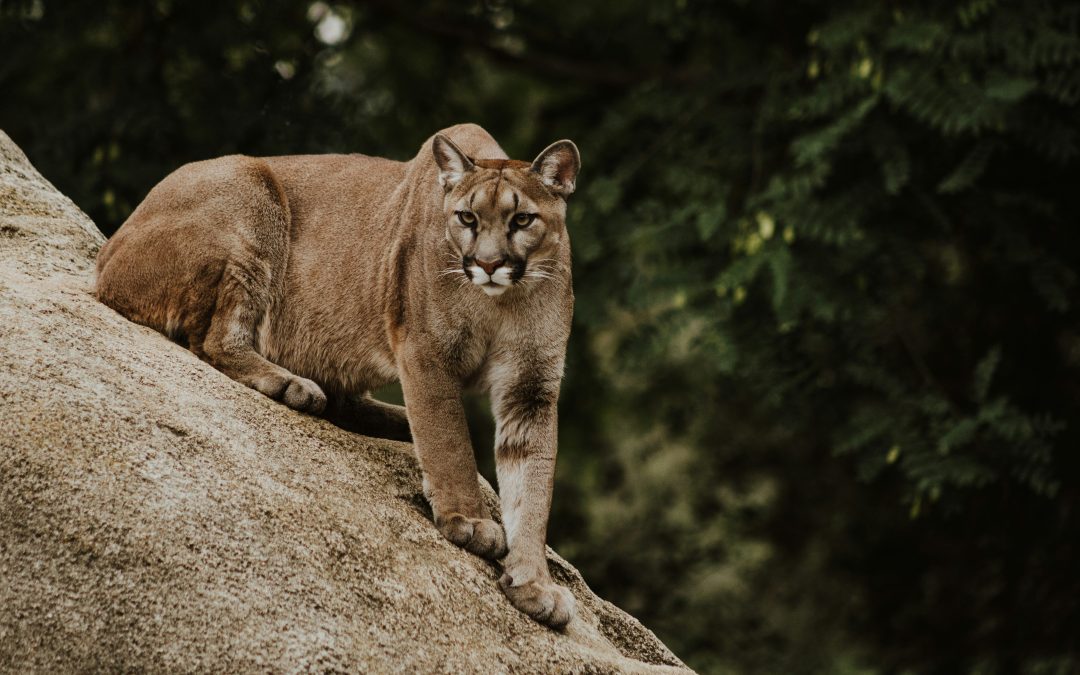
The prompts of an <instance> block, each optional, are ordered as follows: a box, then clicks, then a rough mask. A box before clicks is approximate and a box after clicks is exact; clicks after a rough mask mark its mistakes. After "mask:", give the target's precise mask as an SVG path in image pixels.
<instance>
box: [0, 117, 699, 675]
mask: <svg viewBox="0 0 1080 675" xmlns="http://www.w3.org/2000/svg"><path fill="white" fill-rule="evenodd" d="M103 241H104V238H103V237H102V236H101V233H100V232H99V231H98V230H97V229H96V228H95V227H94V225H93V223H92V222H90V220H89V219H88V218H87V217H86V216H85V215H84V214H83V213H82V212H81V211H79V209H78V208H77V207H76V206H75V205H74V204H73V203H71V201H70V200H68V199H67V198H66V197H64V196H63V195H61V194H60V193H59V192H57V191H56V189H55V188H53V187H52V186H51V185H50V184H49V183H48V182H47V181H45V180H44V179H43V178H42V177H41V176H40V175H39V174H38V173H37V172H36V171H35V170H34V169H33V167H31V166H30V163H29V162H28V161H27V160H26V157H25V156H24V155H23V153H22V152H21V151H20V150H19V149H18V148H17V147H16V146H15V144H14V143H12V142H11V140H10V139H9V138H8V137H7V136H6V135H4V134H3V132H0V671H19V672H24V671H39V672H56V671H71V670H108V671H112V670H152V671H209V672H240V671H272V672H277V671H291V672H295V671H303V672H309V671H352V672H484V673H488V672H685V671H684V668H685V667H684V666H683V665H682V664H681V663H680V661H679V660H678V659H677V658H676V657H675V656H673V655H672V654H671V652H670V651H668V649H667V648H666V647H664V645H663V644H661V643H660V641H659V640H657V639H656V637H655V636H653V634H652V633H650V632H649V631H648V630H646V629H645V628H643V627H642V626H641V624H639V623H638V622H637V621H636V620H634V619H633V618H632V617H630V616H628V615H627V614H625V613H623V612H622V611H620V610H619V609H617V608H616V607H614V606H613V605H611V604H609V603H607V602H605V601H603V600H601V599H600V598H598V597H596V595H594V594H593V593H592V592H591V591H590V590H589V589H588V587H587V586H586V585H585V583H584V581H583V580H582V578H581V575H580V574H579V573H578V572H577V571H576V570H575V569H574V568H573V567H571V566H570V565H569V564H568V563H566V562H565V561H564V560H562V559H561V558H559V557H558V556H557V555H555V554H554V553H552V554H551V555H550V564H551V567H552V572H553V574H554V576H555V578H556V579H557V580H558V581H560V582H561V583H564V584H566V585H568V586H569V587H570V588H571V589H572V590H573V593H574V595H575V596H576V597H577V600H578V606H579V613H578V616H577V618H575V619H574V621H573V622H572V623H571V624H570V626H569V627H568V628H567V630H566V631H565V632H563V633H559V632H555V631H552V630H550V629H547V628H545V627H543V626H540V625H539V624H537V623H534V622H533V621H531V620H529V619H528V618H526V617H525V616H523V615H522V614H520V613H518V612H517V611H516V610H514V609H513V608H512V607H511V606H510V604H509V603H508V602H507V600H506V599H505V598H504V597H503V595H502V594H501V593H500V592H499V590H498V588H497V586H496V579H497V576H498V570H497V569H496V567H495V566H494V565H493V564H489V563H487V562H485V561H482V560H480V559H479V558H476V557H474V556H472V555H470V554H468V553H466V552H464V551H462V550H461V549H458V548H456V547H455V546H453V545H452V544H450V543H449V542H447V541H445V540H443V539H442V537H440V536H439V534H438V533H437V532H436V530H435V528H434V527H433V526H432V524H431V522H430V512H429V511H428V509H427V507H426V505H425V504H424V501H423V498H422V497H421V496H420V477H419V471H418V469H417V465H416V462H415V460H414V458H413V455H412V451H411V447H410V446H409V445H406V444H400V443H393V442H389V441H381V440H375V439H370V438H365V437H362V436H357V435H354V434H350V433H347V432H345V431H342V430H340V429H338V428H336V427H334V426H332V425H330V424H329V423H327V422H325V421H323V420H320V419H315V418H313V417H308V416H305V415H301V414H298V413H295V412H293V411H291V410H289V409H287V408H286V407H284V406H282V405H280V404H278V403H275V402H273V401H271V400H269V399H267V398H265V397H263V396H261V395H260V394H258V393H256V392H254V391H252V390H250V389H247V388H245V387H243V386H241V385H239V384H236V383H235V382H233V381H231V380H229V379H228V378H226V377H225V376H224V375H221V374H220V373H218V372H217V371H215V370H214V369H212V368H210V367H209V366H208V365H206V364H204V363H202V362H201V361H199V360H198V359H196V358H195V357H194V356H193V355H192V354H191V353H190V352H188V351H187V350H185V349H183V348H181V347H179V346H177V345H175V344H173V343H171V342H169V341H168V340H166V339H165V338H164V337H162V336H161V335H159V334H158V333H156V332H154V331H151V330H149V329H147V328H143V327H140V326H136V325H134V324H132V323H129V322H128V321H126V320H124V319H123V318H122V317H120V316H119V315H118V314H116V313H114V312H113V311H112V310H110V309H108V308H106V307H105V306H103V305H101V304H99V303H97V302H96V301H95V300H94V298H93V297H92V295H91V293H90V289H91V282H92V270H93V256H94V254H95V252H96V251H97V249H98V247H99V246H100V245H101V243H102V242H103ZM488 492H489V498H490V497H491V494H490V490H488Z"/></svg>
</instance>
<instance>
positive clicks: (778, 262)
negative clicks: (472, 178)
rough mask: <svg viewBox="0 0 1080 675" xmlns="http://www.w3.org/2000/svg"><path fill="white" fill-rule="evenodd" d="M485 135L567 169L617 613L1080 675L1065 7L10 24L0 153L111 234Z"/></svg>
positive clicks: (87, 11) (684, 639)
mask: <svg viewBox="0 0 1080 675" xmlns="http://www.w3.org/2000/svg"><path fill="white" fill-rule="evenodd" d="M461 121H475V122H478V123H480V124H482V125H483V126H485V127H486V128H487V129H488V130H490V131H491V132H492V133H493V134H494V135H495V137H496V138H497V139H499V140H500V142H501V143H502V144H503V146H504V148H505V149H506V150H507V151H508V152H509V153H510V155H511V156H513V157H518V158H522V159H531V158H532V157H533V156H535V154H536V153H537V152H538V151H539V150H541V149H542V148H543V147H544V146H545V145H547V144H548V143H549V142H551V141H554V140H556V139H559V138H564V137H569V138H572V139H574V140H575V141H576V142H577V143H578V145H579V146H580V148H581V152H582V157H583V170H582V173H581V176H580V179H579V181H578V186H579V190H578V193H577V194H575V195H574V196H573V198H572V199H571V206H570V216H569V223H570V230H571V234H572V237H573V241H574V254H575V258H574V277H575V290H576V295H577V310H576V317H575V326H574V333H573V337H572V339H571V345H570V355H569V361H568V366H567V376H566V381H565V385H564V390H563V392H564V393H563V398H562V401H561V407H560V417H561V421H562V425H561V426H562V428H561V446H560V458H559V469H558V478H557V486H556V490H557V492H556V497H555V509H554V513H553V519H552V524H551V535H550V539H551V542H552V543H553V545H554V546H555V547H556V548H558V550H559V551H560V552H561V553H563V554H564V555H565V556H566V557H568V558H569V559H570V560H571V561H572V562H573V563H574V564H576V565H577V566H578V567H579V568H580V569H581V570H582V571H583V572H584V574H585V576H586V578H587V579H588V580H589V582H590V584H591V585H592V586H593V588H594V589H595V590H596V591H597V592H599V593H600V594H601V595H603V596H604V597H607V598H609V599H610V600H612V601H614V602H615V603H617V604H619V605H620V606H622V607H623V608H625V609H627V610H628V611H630V612H631V613H633V614H634V615H635V616H637V617H639V618H640V619H641V620H642V621H643V622H644V623H645V624H646V625H647V626H649V627H650V628H652V629H653V630H654V631H655V632H656V633H657V634H658V635H659V636H660V637H661V638H662V639H663V640H665V641H666V642H667V644H669V645H670V646H671V647H672V648H673V649H674V651H675V652H676V653H678V654H679V655H680V656H682V657H683V658H684V659H685V660H686V662H687V663H688V664H690V665H691V666H693V667H695V668H697V669H699V670H700V671H702V672H711V673H725V672H737V673H758V672H765V673H942V674H951V673H984V674H994V673H1003V674H1004V673H1030V674H1044V673H1045V674H1049V673H1072V672H1078V670H1080V555H1078V548H1080V501H1078V496H1080V456H1078V453H1077V450H1078V440H1080V418H1078V412H1080V377H1078V376H1080V297H1078V294H1077V291H1078V272H1080V222H1078V220H1080V171H1078V166H1080V8H1078V6H1077V4H1075V3H1067V2H1041V1H1038V0H1032V1H1023V2H1021V1H1015V2H1008V1H1006V0H1001V1H999V2H995V1H994V0H969V1H964V2H955V1H940V2H930V1H926V2H907V1H902V0H893V1H888V2H880V1H873V2H871V1H866V2H859V1H856V0H841V1H837V2H817V1H812V0H787V1H781V0H758V1H750V0H718V1H715V2H705V1H703V0H597V1H581V2H556V3H551V2H538V1H535V0H491V1H487V2H454V1H451V0H433V1H429V2H417V3H407V2H393V1H391V0H356V1H353V2H343V3H324V2H314V3H299V2H280V1H271V0H265V1H260V0H213V1H212V2H211V1H207V0H184V1H181V0H158V1H157V2H120V1H119V0H99V1H97V2H59V1H52V0H33V1H17V2H12V1H11V0H0V128H2V129H3V130H5V131H6V132H7V133H8V134H9V135H11V136H12V138H13V139H14V140H15V141H16V142H17V143H18V144H19V145H21V146H22V147H23V148H24V149H25V150H26V152H27V153H28V155H29V156H30V158H31V160H32V161H33V162H34V163H35V164H36V165H37V167H38V168H39V169H40V170H41V171H42V172H43V173H44V174H45V176H46V177H48V178H49V179H50V180H52V181H53V182H54V183H55V184H56V185H57V187H59V188H60V189H61V190H62V191H63V192H65V193H66V194H68V195H70V196H71V197H72V198H73V199H74V200H75V201H76V202H77V203H78V204H79V205H80V206H81V207H82V208H83V209H84V210H86V211H87V213H89V214H90V215H91V216H92V217H93V219H94V221H95V222H96V223H97V224H98V225H99V227H100V228H101V229H102V231H103V232H105V233H106V234H110V233H111V232H112V231H114V230H115V229H116V227H118V226H119V224H120V223H121V222H122V221H123V220H124V218H125V217H126V216H127V214H128V213H129V212H130V211H131V210H132V208H133V207H134V206H135V205H136V204H137V203H138V202H139V200H140V199H141V198H142V197H143V195H145V193H146V192H147V190H149V188H150V187H151V186H152V185H153V184H154V183H156V182H157V181H158V180H159V179H160V178H162V177H163V176H164V175H165V174H166V173H168V172H169V171H171V170H172V169H173V168H175V167H176V166H178V165H179V164H181V163H183V162H187V161H190V160H197V159H204V158H209V157H213V156H218V155H223V154H228V153H236V152H242V153H247V154H253V155H262V154H286V153H302V152H303V153H307V152H363V153H366V154H375V155H385V156H389V157H394V158H400V159H407V158H409V157H411V156H412V155H413V154H415V152H416V149H417V148H418V147H419V146H420V144H421V143H422V142H423V140H424V139H425V138H426V137H427V136H429V135H430V134H431V133H433V132H434V131H435V130H437V129H439V128H441V127H444V126H447V125H450V124H452V123H456V122H461ZM473 407H474V408H475V409H476V410H475V412H476V413H477V415H476V417H475V421H474V424H475V427H476V429H477V432H476V435H477V437H478V439H482V438H483V437H484V436H485V433H487V432H486V431H485V422H484V417H483V415H482V410H481V408H482V406H481V405H480V404H479V403H478V402H474V406H473ZM477 445H481V446H482V445H483V443H482V442H479V441H478V443H477ZM480 454H481V456H482V457H485V458H487V457H489V456H490V454H491V453H490V448H485V447H481V448H480ZM488 466H489V468H490V465H488Z"/></svg>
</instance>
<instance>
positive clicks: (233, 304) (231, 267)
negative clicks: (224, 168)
mask: <svg viewBox="0 0 1080 675" xmlns="http://www.w3.org/2000/svg"><path fill="white" fill-rule="evenodd" d="M246 168H247V175H246V176H245V178H246V179H247V180H249V181H251V185H250V187H253V188H254V190H251V191H249V192H246V193H245V194H249V195H253V196H252V197H251V198H250V199H248V200H244V201H243V202H242V205H241V206H240V208H239V209H237V210H238V212H239V214H240V215H243V216H246V217H245V218H244V219H243V220H244V228H243V229H242V230H241V232H242V235H243V236H240V237H239V238H238V241H236V242H235V245H234V247H231V248H230V251H231V255H230V256H229V259H228V260H227V261H226V263H225V268H224V271H223V273H222V275H221V281H220V282H219V284H218V289H217V303H216V305H215V307H214V311H213V314H212V316H211V318H210V323H209V328H208V329H207V331H206V334H205V337H204V338H203V341H202V344H201V345H199V349H198V351H197V352H196V353H200V352H201V354H200V355H201V356H202V358H204V359H205V360H206V361H207V362H209V363H210V364H211V365H212V366H214V367H215V368H217V369H218V370H220V371H221V372H223V373H225V374H226V375H228V376H229V377H231V378H233V379H234V380H236V381H237V382H240V383H241V384H245V385H247V386H249V387H251V388H252V389H255V390H256V391H259V392H261V393H263V394H265V395H266V396H269V397H270V398H272V399H274V400H277V401H281V402H282V403H284V404H285V405H287V406H289V407H290V408H293V409H294V410H299V411H302V412H308V413H312V414H316V415H317V414H319V413H321V412H322V411H323V409H324V408H325V407H326V395H325V394H324V393H323V391H322V389H320V388H319V385H317V384H316V383H314V382H312V381H311V380H309V379H306V378H303V377H299V376H297V375H294V374H293V373H291V372H289V371H288V370H286V369H285V368H282V367H281V366H279V365H277V364H274V363H271V362H270V361H269V360H267V359H266V358H265V357H264V356H263V355H262V354H260V353H259V352H258V351H257V350H256V345H257V341H258V335H257V333H258V326H259V324H260V323H261V322H262V321H263V319H264V317H265V316H266V314H267V313H268V312H271V311H273V309H274V306H275V305H276V304H279V301H280V298H281V295H282V287H283V284H284V276H285V264H286V261H287V259H288V242H289V207H288V201H287V200H286V197H285V194H284V191H283V190H282V189H281V185H280V184H279V183H278V181H277V179H276V178H275V177H274V175H273V173H272V172H271V170H270V168H269V167H268V166H266V165H265V164H263V163H261V162H256V163H253V164H252V165H250V166H248V167H246Z"/></svg>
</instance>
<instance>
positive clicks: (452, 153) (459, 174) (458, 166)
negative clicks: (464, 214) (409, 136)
mask: <svg viewBox="0 0 1080 675" xmlns="http://www.w3.org/2000/svg"><path fill="white" fill-rule="evenodd" d="M431 151H432V153H433V154H434V155H435V163H436V164H438V165H439V185H441V186H443V189H444V190H446V191H447V192H450V191H451V190H453V189H454V186H455V185H457V184H458V183H460V182H461V179H462V178H464V177H465V174H467V173H469V172H470V171H472V170H473V168H474V166H473V162H472V160H471V159H469V156H468V155H466V154H465V153H464V152H462V151H461V148H459V147H458V146H456V145H454V142H453V141H451V140H450V139H449V138H447V137H446V136H443V135H442V134H435V138H434V139H432V141H431Z"/></svg>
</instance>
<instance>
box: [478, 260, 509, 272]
mask: <svg viewBox="0 0 1080 675" xmlns="http://www.w3.org/2000/svg"><path fill="white" fill-rule="evenodd" d="M503 262H505V259H504V258H498V259H497V260H481V259H480V258H477V259H476V264H477V265H479V266H480V269H482V270H484V271H485V272H487V273H488V276H489V277H490V276H491V275H492V274H495V270H497V269H499V266H501V265H502V264H503Z"/></svg>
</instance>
